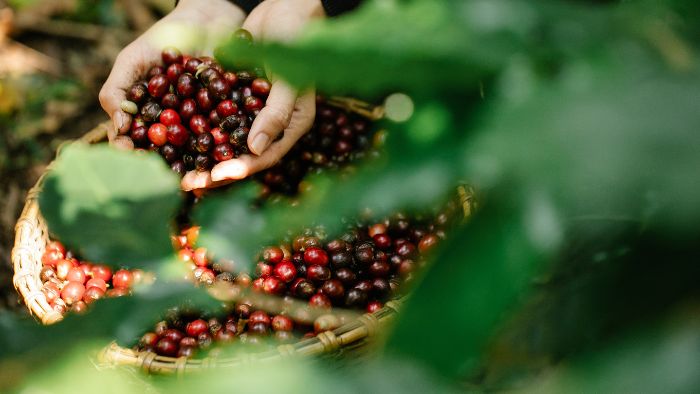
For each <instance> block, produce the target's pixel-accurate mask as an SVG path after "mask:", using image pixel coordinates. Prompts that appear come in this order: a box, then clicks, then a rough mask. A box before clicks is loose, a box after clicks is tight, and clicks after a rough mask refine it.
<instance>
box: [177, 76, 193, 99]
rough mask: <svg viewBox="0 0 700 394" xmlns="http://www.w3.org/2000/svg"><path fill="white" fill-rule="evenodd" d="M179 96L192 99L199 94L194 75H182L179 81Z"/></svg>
mask: <svg viewBox="0 0 700 394" xmlns="http://www.w3.org/2000/svg"><path fill="white" fill-rule="evenodd" d="M176 90H177V94H179V95H180V96H183V97H192V96H193V95H194V94H195V93H196V92H197V80H196V79H195V77H193V76H192V74H187V73H185V74H182V75H180V77H178V79H177V87H176Z"/></svg>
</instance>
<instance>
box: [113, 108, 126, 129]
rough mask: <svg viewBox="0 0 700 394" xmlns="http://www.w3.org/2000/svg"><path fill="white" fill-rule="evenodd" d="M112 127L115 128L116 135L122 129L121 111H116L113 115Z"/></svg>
mask: <svg viewBox="0 0 700 394" xmlns="http://www.w3.org/2000/svg"><path fill="white" fill-rule="evenodd" d="M114 127H116V128H117V134H119V131H121V129H122V127H124V114H123V113H122V112H121V111H116V112H115V113H114Z"/></svg>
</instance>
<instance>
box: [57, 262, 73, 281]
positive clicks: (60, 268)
mask: <svg viewBox="0 0 700 394" xmlns="http://www.w3.org/2000/svg"><path fill="white" fill-rule="evenodd" d="M74 267H75V262H74V261H73V260H70V259H64V260H61V261H59V262H58V263H57V264H56V276H57V277H58V279H66V278H67V277H68V272H70V270H71V269H73V268H74Z"/></svg>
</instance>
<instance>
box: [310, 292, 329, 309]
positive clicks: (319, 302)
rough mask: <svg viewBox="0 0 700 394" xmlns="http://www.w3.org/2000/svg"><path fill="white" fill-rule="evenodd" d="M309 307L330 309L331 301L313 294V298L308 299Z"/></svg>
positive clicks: (321, 295)
mask: <svg viewBox="0 0 700 394" xmlns="http://www.w3.org/2000/svg"><path fill="white" fill-rule="evenodd" d="M309 305H310V306H312V307H314V308H323V309H330V308H331V300H330V299H329V298H328V297H327V296H325V295H323V294H321V293H318V294H314V296H313V297H311V299H309Z"/></svg>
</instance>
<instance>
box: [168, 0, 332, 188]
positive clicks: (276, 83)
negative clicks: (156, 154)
mask: <svg viewBox="0 0 700 394" xmlns="http://www.w3.org/2000/svg"><path fill="white" fill-rule="evenodd" d="M324 16H325V12H324V10H323V6H322V5H321V1H320V0H265V1H264V2H262V3H261V4H260V5H258V6H257V7H256V8H255V9H254V10H253V12H251V13H250V15H249V16H248V18H247V19H246V20H245V22H244V23H243V28H244V29H246V30H248V31H249V32H251V33H252V34H253V37H255V38H256V39H259V40H276V41H288V40H290V39H292V38H293V37H295V36H296V35H297V33H298V32H299V31H300V30H301V29H302V28H303V27H304V26H305V25H306V24H307V23H308V22H309V21H311V20H312V19H314V18H321V17H324ZM267 74H268V78H269V79H270V82H271V83H272V88H271V90H270V95H269V96H268V98H267V101H266V103H265V107H264V108H263V109H262V110H261V111H260V114H258V116H257V117H256V118H255V121H254V122H253V124H252V126H251V128H250V134H249V135H248V148H249V150H250V151H251V152H252V154H246V155H241V156H240V157H238V158H236V159H231V160H227V161H224V162H221V163H219V164H217V165H216V166H214V168H213V169H212V170H211V172H197V171H191V172H189V173H187V174H186V175H185V177H184V178H183V179H182V189H183V190H187V191H189V190H195V189H203V188H210V187H216V186H221V185H224V184H227V183H231V182H233V181H235V180H239V179H243V178H245V177H247V176H249V175H251V174H254V173H256V172H258V171H262V170H264V169H266V168H269V167H272V166H273V165H274V164H275V163H277V162H278V161H279V160H280V159H281V158H282V157H283V156H284V155H285V154H286V153H287V152H288V151H289V150H290V149H291V148H292V146H293V145H294V143H296V142H297V140H299V138H301V137H302V136H303V135H304V134H305V133H306V132H308V131H309V129H310V128H311V126H312V125H313V121H314V117H315V115H316V98H315V92H314V91H313V89H310V90H307V91H305V92H303V94H300V93H299V92H298V91H297V90H295V89H294V88H292V87H291V86H290V85H288V84H287V83H286V82H284V81H282V80H280V79H278V78H277V77H276V76H275V75H274V73H272V72H269V70H268V73H267ZM282 132H284V135H283V137H282V138H281V139H280V140H278V141H275V139H276V138H277V136H278V135H279V134H280V133H282ZM273 141H274V142H273Z"/></svg>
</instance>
